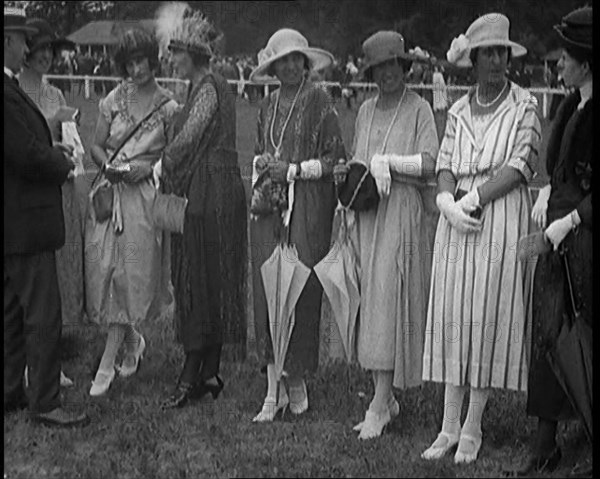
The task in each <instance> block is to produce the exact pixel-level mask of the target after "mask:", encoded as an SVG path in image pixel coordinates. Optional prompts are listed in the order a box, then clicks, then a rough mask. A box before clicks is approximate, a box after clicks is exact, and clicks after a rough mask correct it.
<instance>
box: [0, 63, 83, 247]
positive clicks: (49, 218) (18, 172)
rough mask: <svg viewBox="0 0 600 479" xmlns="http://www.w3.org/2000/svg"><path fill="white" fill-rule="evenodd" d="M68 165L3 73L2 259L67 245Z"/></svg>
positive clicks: (37, 113)
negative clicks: (64, 196) (65, 188)
mask: <svg viewBox="0 0 600 479" xmlns="http://www.w3.org/2000/svg"><path fill="white" fill-rule="evenodd" d="M71 168H72V163H71V162H70V161H69V160H68V159H66V158H65V157H64V155H63V153H62V152H61V151H60V150H59V149H58V148H53V146H52V136H51V134H50V130H49V128H48V123H47V122H46V119H45V118H44V116H43V115H42V112H41V111H40V110H39V108H38V107H37V106H36V104H35V103H34V102H33V101H32V100H31V99H30V98H29V96H27V94H26V93H25V92H24V91H23V90H21V88H20V87H19V86H18V84H17V82H16V81H15V80H13V79H11V78H10V77H9V76H8V75H6V73H5V74H4V255H5V256H7V255H10V254H31V253H40V252H42V251H53V250H56V249H58V248H60V247H61V246H62V245H64V243H65V223H64V216H63V209H62V196H61V194H62V193H61V185H62V184H63V183H64V182H65V180H66V179H67V175H68V173H69V170H70V169H71Z"/></svg>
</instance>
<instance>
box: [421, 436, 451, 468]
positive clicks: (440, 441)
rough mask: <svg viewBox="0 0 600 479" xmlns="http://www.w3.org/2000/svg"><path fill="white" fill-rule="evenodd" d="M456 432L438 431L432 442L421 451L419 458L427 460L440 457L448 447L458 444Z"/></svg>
mask: <svg viewBox="0 0 600 479" xmlns="http://www.w3.org/2000/svg"><path fill="white" fill-rule="evenodd" d="M458 438H459V435H458V434H448V433H447V432H444V431H442V432H440V433H439V434H438V436H437V437H436V439H435V441H433V444H432V445H431V446H429V447H428V448H427V449H426V450H425V451H423V452H422V453H421V458H422V459H425V460H427V461H431V460H435V459H440V458H442V457H443V456H444V455H445V454H446V453H447V452H448V451H449V450H450V449H452V448H453V447H454V446H456V445H457V444H458Z"/></svg>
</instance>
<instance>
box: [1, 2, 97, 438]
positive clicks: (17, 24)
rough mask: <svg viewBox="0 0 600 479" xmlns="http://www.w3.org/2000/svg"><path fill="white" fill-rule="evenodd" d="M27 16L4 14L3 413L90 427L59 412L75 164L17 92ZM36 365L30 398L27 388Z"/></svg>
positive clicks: (27, 31)
mask: <svg viewBox="0 0 600 479" xmlns="http://www.w3.org/2000/svg"><path fill="white" fill-rule="evenodd" d="M36 32H37V30H36V29H35V28H32V27H29V26H27V25H26V18H25V13H24V11H23V10H19V9H15V8H7V7H5V8H4V413H5V414H6V413H7V412H10V411H14V410H17V409H23V408H25V406H26V405H27V403H28V404H29V410H30V412H31V415H32V418H33V419H34V420H36V421H38V422H42V423H46V424H49V425H57V426H74V425H78V424H83V423H85V422H86V421H87V416H86V415H85V414H81V415H75V414H73V413H71V412H67V411H65V410H64V409H62V407H61V402H60V395H59V378H60V361H59V359H60V358H59V342H60V336H61V326H62V323H61V304H60V296H59V291H58V282H57V277H56V262H55V253H54V252H55V250H56V249H58V248H60V247H61V246H62V245H63V244H64V241H65V227H64V218H63V210H62V198H61V189H60V187H61V185H62V184H63V183H64V182H65V180H66V179H67V178H68V177H69V176H72V175H73V169H74V167H75V163H74V162H73V161H72V160H71V159H70V156H71V152H70V150H69V149H68V148H67V147H66V146H64V145H55V146H53V145H52V137H51V135H50V130H49V128H48V124H47V123H46V120H45V118H44V116H43V115H42V113H41V112H40V111H39V109H38V108H37V106H36V105H35V104H34V103H33V102H32V101H31V100H30V98H29V97H28V96H27V94H26V93H25V92H24V91H23V90H22V89H21V88H20V87H19V84H18V81H17V80H16V78H15V74H16V73H17V72H18V71H19V70H20V69H21V66H22V64H23V60H24V57H25V55H26V54H27V52H28V49H27V45H26V38H27V35H32V34H34V33H36ZM25 364H28V365H30V366H31V371H30V375H29V384H30V390H29V398H28V400H27V398H26V396H25V391H24V389H23V373H24V370H25Z"/></svg>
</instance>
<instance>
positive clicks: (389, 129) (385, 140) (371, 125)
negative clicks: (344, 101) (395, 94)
mask: <svg viewBox="0 0 600 479" xmlns="http://www.w3.org/2000/svg"><path fill="white" fill-rule="evenodd" d="M405 94H406V86H405V87H404V91H403V92H402V96H401V97H400V101H399V102H398V105H397V106H396V111H395V112H394V116H393V117H392V121H391V122H390V126H389V127H388V130H387V133H386V134H385V136H384V137H383V144H382V146H381V154H384V153H385V148H386V146H387V142H388V138H389V136H390V133H391V132H392V128H393V126H394V123H396V118H398V113H399V112H400V105H401V104H402V100H404V95H405ZM378 100H379V95H377V98H375V103H374V105H373V112H372V113H371V119H370V121H369V129H368V131H367V149H366V151H365V153H366V154H367V155H368V154H369V148H370V143H371V128H373V118H374V117H375V110H376V109H377V101H378Z"/></svg>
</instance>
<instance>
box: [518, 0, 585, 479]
mask: <svg viewBox="0 0 600 479" xmlns="http://www.w3.org/2000/svg"><path fill="white" fill-rule="evenodd" d="M554 28H555V30H556V31H557V33H558V35H559V37H560V40H561V44H562V49H563V51H562V55H561V58H560V60H559V61H558V71H559V73H560V75H561V77H562V79H563V81H564V83H565V86H566V87H567V88H574V89H575V91H574V93H572V94H570V95H568V96H567V97H566V98H565V99H564V100H563V102H562V103H561V105H560V107H559V108H558V111H557V112H556V116H555V118H554V120H553V123H552V128H551V129H550V136H549V138H548V144H547V148H546V170H547V171H548V174H549V176H550V184H549V185H547V186H546V187H544V188H542V190H540V193H539V195H538V199H537V201H536V204H535V206H534V207H533V210H532V219H533V220H534V222H536V223H537V225H538V227H540V228H541V229H543V230H544V233H545V236H546V238H547V241H548V242H549V243H551V244H552V250H551V251H550V252H547V253H544V254H541V255H540V256H539V258H538V262H537V265H536V270H535V279H534V287H533V321H532V333H531V336H532V338H533V344H532V352H531V359H530V366H529V378H528V387H527V414H528V415H529V416H533V417H537V419H538V425H537V431H536V435H535V441H534V444H533V447H532V451H531V454H530V456H529V458H528V459H527V461H526V463H525V464H524V465H523V466H522V467H520V468H519V469H518V470H516V472H517V475H520V476H525V475H531V474H540V473H545V474H547V473H551V472H553V471H554V470H555V469H556V468H557V467H558V465H559V463H560V461H561V456H562V454H561V450H560V448H559V447H558V444H557V443H556V430H557V426H558V422H559V421H563V420H570V419H575V418H576V417H577V414H576V413H577V412H579V413H580V416H581V418H582V419H583V424H584V427H585V431H586V435H587V438H588V440H589V441H590V443H592V426H591V417H589V419H588V418H587V415H586V414H585V413H584V409H583V407H584V406H583V402H585V408H586V410H588V408H589V410H590V411H591V410H592V404H591V400H592V399H591V393H590V395H589V397H587V398H585V399H584V400H583V402H582V399H581V398H576V395H575V390H574V389H573V390H569V387H568V384H569V383H567V382H565V379H564V378H566V377H569V378H571V381H573V380H574V379H576V378H577V379H579V378H581V377H582V376H585V377H588V374H589V377H591V375H592V374H591V364H590V365H589V368H590V371H587V370H585V371H584V369H585V368H587V367H588V364H587V363H586V364H578V363H577V362H576V361H573V362H572V364H570V365H569V369H568V370H564V365H563V366H561V365H560V364H554V365H553V364H552V363H553V362H555V361H551V359H552V357H553V356H554V354H557V353H559V352H560V351H561V348H560V346H559V343H560V342H559V333H561V331H563V328H564V327H568V324H569V323H567V321H571V320H573V317H574V316H577V315H578V316H579V320H581V321H582V322H581V323H580V324H582V325H583V326H581V327H582V330H583V328H584V327H585V329H589V335H590V336H591V335H592V324H593V320H592V318H593V313H592V304H593V301H594V300H593V293H592V291H593V288H592V285H593V274H592V270H593V262H592V256H593V250H592V223H593V213H592V183H591V177H592V164H593V159H592V157H593V147H592V145H593V137H594V133H593V126H592V125H593V111H592V101H591V99H592V85H593V82H592V7H584V8H580V9H577V10H575V11H573V12H571V13H569V14H568V15H567V16H565V17H564V18H563V19H562V22H561V24H560V25H556V26H555V27H554ZM571 288H572V291H571ZM586 336H587V332H586ZM562 344H563V348H562V351H564V341H563V342H562ZM581 344H582V345H581V349H580V351H578V354H581V355H582V356H583V355H585V354H586V353H587V354H588V355H589V357H590V358H591V355H592V352H591V347H592V346H591V343H590V344H589V345H587V346H586V345H583V342H582V343H581ZM549 359H550V361H549ZM590 363H591V361H590ZM582 382H583V381H582ZM588 386H589V388H590V389H591V383H590V384H589V385H588ZM563 387H564V388H563ZM582 397H583V395H582ZM586 401H589V402H586ZM591 464H592V463H591V457H590V458H589V460H584V461H583V462H582V463H581V464H580V465H579V467H577V468H574V470H573V471H572V474H571V476H577V477H592V466H591Z"/></svg>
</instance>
